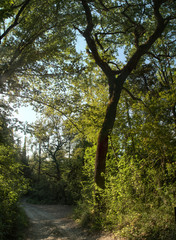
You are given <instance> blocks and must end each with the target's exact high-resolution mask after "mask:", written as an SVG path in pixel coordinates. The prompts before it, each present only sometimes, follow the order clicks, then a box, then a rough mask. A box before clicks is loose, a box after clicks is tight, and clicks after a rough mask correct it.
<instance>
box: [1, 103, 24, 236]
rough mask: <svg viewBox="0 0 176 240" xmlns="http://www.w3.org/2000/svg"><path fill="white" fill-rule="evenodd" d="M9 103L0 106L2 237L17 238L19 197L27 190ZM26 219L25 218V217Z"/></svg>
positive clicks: (19, 211)
mask: <svg viewBox="0 0 176 240" xmlns="http://www.w3.org/2000/svg"><path fill="white" fill-rule="evenodd" d="M8 110H9V107H8V105H5V104H4V103H2V102H1V108H0V136H1V139H0V239H1V240H5V239H16V238H17V237H19V236H20V234H21V233H19V228H20V226H19V224H21V227H22V226H23V227H24V224H25V223H24V224H23V223H22V222H21V217H22V212H21V210H20V208H19V203H18V201H19V198H20V197H21V195H22V194H23V193H24V192H25V191H26V190H27V180H26V179H25V178H24V174H23V168H24V167H23V164H22V162H21V153H20V149H19V148H18V147H17V145H15V142H14V138H13V134H12V133H13V132H12V127H10V126H9V124H10V119H9V116H8ZM23 220H24V219H23Z"/></svg>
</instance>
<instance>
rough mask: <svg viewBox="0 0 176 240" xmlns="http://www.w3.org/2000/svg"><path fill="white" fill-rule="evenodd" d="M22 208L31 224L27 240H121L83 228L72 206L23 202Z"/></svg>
mask: <svg viewBox="0 0 176 240" xmlns="http://www.w3.org/2000/svg"><path fill="white" fill-rule="evenodd" d="M22 207H23V208H24V210H25V212H26V214H27V216H28V218H29V222H30V224H29V228H28V231H27V232H26V237H25V240H42V239H43V240H44V239H45V240H120V238H116V237H115V236H113V235H112V234H106V233H101V234H100V233H99V234H96V233H90V232H89V231H88V230H85V229H83V228H81V227H80V226H79V224H78V223H76V222H75V221H74V220H73V219H72V217H71V216H72V213H73V208H72V207H71V206H67V205H36V204H35V205H34V204H29V203H26V202H23V203H22ZM121 240H122V238H121Z"/></svg>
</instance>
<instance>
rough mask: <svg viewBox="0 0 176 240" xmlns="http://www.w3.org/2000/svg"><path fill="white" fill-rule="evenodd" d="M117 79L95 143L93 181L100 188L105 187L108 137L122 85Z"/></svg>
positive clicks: (111, 87)
mask: <svg viewBox="0 0 176 240" xmlns="http://www.w3.org/2000/svg"><path fill="white" fill-rule="evenodd" d="M119 80H122V79H118V78H117V79H116V78H114V80H113V84H112V85H111V86H110V99H109V103H108V106H107V109H106V115H105V118H104V122H103V125H102V128H101V130H100V133H99V137H98V143H97V152H96V160H95V183H96V184H97V185H98V186H99V187H100V188H102V189H104V188H105V178H104V174H105V169H106V155H107V152H108V138H109V134H110V133H111V131H112V129H113V126H114V122H115V118H116V109H117V104H118V101H119V98H120V94H121V91H122V85H123V84H122V81H119Z"/></svg>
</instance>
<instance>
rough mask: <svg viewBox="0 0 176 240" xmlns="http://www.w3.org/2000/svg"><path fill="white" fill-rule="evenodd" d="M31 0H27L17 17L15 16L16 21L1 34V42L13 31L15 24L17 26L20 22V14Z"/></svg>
mask: <svg viewBox="0 0 176 240" xmlns="http://www.w3.org/2000/svg"><path fill="white" fill-rule="evenodd" d="M30 1H31V0H26V1H25V2H24V3H23V5H22V6H21V8H20V10H19V11H18V13H17V15H16V17H15V21H14V23H12V24H11V25H10V27H8V28H7V29H6V31H5V32H4V33H3V34H2V35H1V36H0V43H1V40H2V39H3V38H4V37H5V36H6V35H7V34H8V33H9V32H10V31H11V29H12V28H14V27H15V26H17V25H18V24H19V18H20V15H21V14H22V12H23V11H24V9H25V8H26V6H27V5H28V4H29V2H30Z"/></svg>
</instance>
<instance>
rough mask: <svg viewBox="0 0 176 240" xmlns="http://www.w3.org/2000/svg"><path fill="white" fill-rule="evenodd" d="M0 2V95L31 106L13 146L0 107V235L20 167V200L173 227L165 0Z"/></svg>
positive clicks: (92, 218)
mask: <svg viewBox="0 0 176 240" xmlns="http://www.w3.org/2000/svg"><path fill="white" fill-rule="evenodd" d="M0 12H1V16H0V24H1V25H0V27H1V36H0V39H1V45H0V50H1V51H0V56H1V60H0V87H1V93H2V96H3V100H4V101H5V99H8V100H9V101H10V102H11V104H12V103H13V108H14V109H15V108H16V107H18V106H19V105H20V104H22V103H23V104H26V103H29V104H31V105H32V106H33V108H34V110H35V111H37V112H39V113H40V119H39V120H38V121H36V122H35V123H33V124H27V125H26V127H25V136H26V138H25V143H24V148H23V150H21V152H22V153H21V154H19V149H18V148H17V145H18V144H17V142H15V140H14V136H13V131H15V128H14V127H12V125H11V127H10V125H9V123H8V118H6V117H5V115H4V114H5V111H4V112H3V114H1V124H2V127H1V132H0V136H1V139H2V140H1V141H2V143H1V147H0V154H1V155H0V157H1V158H0V161H1V165H0V166H1V168H0V170H1V178H0V184H1V185H0V187H1V188H0V191H2V194H1V195H0V196H1V198H2V199H1V204H2V207H1V209H2V210H1V211H5V212H3V215H2V216H4V219H6V220H7V221H5V220H4V219H2V220H3V222H1V223H0V227H1V228H3V229H6V230H5V231H3V234H1V236H2V239H3V237H4V236H5V235H4V232H6V231H7V232H8V233H9V232H10V231H11V230H10V229H12V226H13V222H14V221H15V215H14V213H15V211H16V210H14V209H15V207H16V202H17V200H18V198H19V195H20V193H21V191H22V189H23V187H22V185H23V184H22V183H23V181H24V176H25V177H26V178H28V179H29V178H30V180H31V181H30V183H31V189H30V191H29V193H28V194H29V199H30V201H32V202H43V203H53V202H54V203H55V202H62V203H67V204H77V210H76V216H77V217H79V218H80V219H81V221H82V223H83V224H85V225H88V226H91V227H93V228H103V229H107V230H114V231H115V233H116V234H117V235H119V236H126V237H128V238H129V239H146V240H147V239H171V240H172V239H175V237H176V235H175V225H174V207H175V197H176V178H175V176H176V159H175V156H176V147H175V146H176V132H175V131H176V90H175V89H176V68H175V61H176V59H175V50H176V48H175V42H176V41H175V36H174V34H175V31H176V24H175V23H176V15H175V13H176V4H175V1H174V0H151V1H150V0H145V1H138V0H132V1H126V0H125V1H111V0H108V1H100V0H95V1H88V0H76V1H72V0H67V1H56V0H49V1H48V0H47V1H46V0H44V1H40V3H39V2H38V1H36V0H25V1H22V0H16V1H11V0H4V1H1V3H0ZM83 41H84V44H83V45H85V44H86V47H85V50H86V51H84V49H81V50H82V51H81V50H80V46H79V45H81V43H82V42H83ZM12 128H13V131H12ZM18 128H20V129H22V126H18ZM97 139H98V141H97ZM29 148H30V149H29ZM26 153H27V154H28V155H30V156H29V157H27V156H26ZM19 155H20V157H19ZM19 159H20V160H19ZM22 164H23V167H22ZM22 171H23V174H24V176H23V174H22ZM4 180H6V181H4ZM4 182H5V183H6V185H5V183H4ZM4 206H5V207H4Z"/></svg>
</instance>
